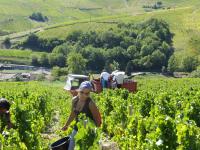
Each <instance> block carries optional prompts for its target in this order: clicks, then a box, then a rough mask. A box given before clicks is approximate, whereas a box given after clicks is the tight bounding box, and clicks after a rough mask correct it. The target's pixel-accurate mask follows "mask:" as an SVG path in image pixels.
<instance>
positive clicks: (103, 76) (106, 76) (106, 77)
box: [100, 72, 110, 81]
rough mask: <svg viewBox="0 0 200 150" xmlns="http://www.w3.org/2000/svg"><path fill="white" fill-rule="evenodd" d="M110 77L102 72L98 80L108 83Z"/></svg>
mask: <svg viewBox="0 0 200 150" xmlns="http://www.w3.org/2000/svg"><path fill="white" fill-rule="evenodd" d="M109 77H110V74H109V73H108V72H102V73H101V76H100V78H103V79H104V80H106V81H108V79H109Z"/></svg>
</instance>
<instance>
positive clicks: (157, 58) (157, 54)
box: [151, 50, 166, 70]
mask: <svg viewBox="0 0 200 150" xmlns="http://www.w3.org/2000/svg"><path fill="white" fill-rule="evenodd" d="M151 62H152V66H153V68H154V69H159V70H161V68H162V66H164V65H165V64H166V56H165V54H163V53H162V52H161V51H160V50H156V51H154V52H153V53H152V55H151Z"/></svg>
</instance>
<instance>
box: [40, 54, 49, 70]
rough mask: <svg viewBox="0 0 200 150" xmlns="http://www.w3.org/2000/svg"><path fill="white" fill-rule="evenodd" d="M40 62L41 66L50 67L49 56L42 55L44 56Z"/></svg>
mask: <svg viewBox="0 0 200 150" xmlns="http://www.w3.org/2000/svg"><path fill="white" fill-rule="evenodd" d="M39 62H40V64H41V66H44V67H49V59H48V56H47V54H42V56H41V57H40V59H39Z"/></svg>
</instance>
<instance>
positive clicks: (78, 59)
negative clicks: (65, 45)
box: [67, 52, 87, 74]
mask: <svg viewBox="0 0 200 150" xmlns="http://www.w3.org/2000/svg"><path fill="white" fill-rule="evenodd" d="M86 62H87V61H86V59H84V58H83V56H82V55H81V54H80V53H75V52H71V53H70V54H69V55H68V57H67V68H68V71H69V72H70V73H79V74H81V73H84V72H85V69H86Z"/></svg>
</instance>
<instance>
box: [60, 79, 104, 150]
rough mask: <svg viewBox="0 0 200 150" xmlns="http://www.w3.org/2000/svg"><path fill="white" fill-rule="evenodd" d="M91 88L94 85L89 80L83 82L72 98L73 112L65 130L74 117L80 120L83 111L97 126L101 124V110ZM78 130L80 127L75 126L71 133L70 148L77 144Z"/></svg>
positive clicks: (70, 149)
mask: <svg viewBox="0 0 200 150" xmlns="http://www.w3.org/2000/svg"><path fill="white" fill-rule="evenodd" d="M91 90H92V85H91V83H90V82H89V81H85V82H82V83H81V85H80V87H79V89H78V95H77V96H75V97H74V98H73V99H72V109H71V114H70V116H69V118H68V120H67V122H66V124H65V126H64V127H63V128H62V130H63V131H65V130H67V128H68V126H69V125H70V123H71V122H72V121H73V120H74V119H76V121H78V120H77V119H78V115H79V114H81V113H82V114H85V115H86V116H87V117H89V118H90V119H91V120H93V121H94V123H95V124H96V126H97V127H100V126H101V115H100V112H99V110H98V108H97V106H96V104H95V103H94V102H93V101H92V99H91V98H90V92H91ZM77 131H78V129H77V127H76V126H75V127H74V130H73V132H72V134H71V140H70V144H69V150H73V149H74V146H75V142H74V136H75V135H76V133H77Z"/></svg>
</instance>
